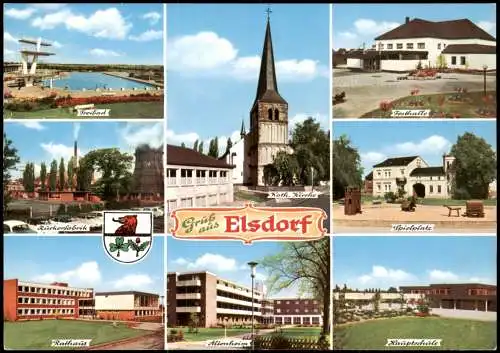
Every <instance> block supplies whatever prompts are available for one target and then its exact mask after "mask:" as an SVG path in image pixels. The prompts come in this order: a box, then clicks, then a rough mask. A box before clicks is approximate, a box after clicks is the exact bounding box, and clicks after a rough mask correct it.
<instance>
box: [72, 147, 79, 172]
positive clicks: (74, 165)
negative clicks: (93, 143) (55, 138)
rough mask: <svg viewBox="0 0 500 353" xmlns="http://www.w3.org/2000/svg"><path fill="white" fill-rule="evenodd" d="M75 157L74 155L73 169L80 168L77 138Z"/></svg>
mask: <svg viewBox="0 0 500 353" xmlns="http://www.w3.org/2000/svg"><path fill="white" fill-rule="evenodd" d="M73 157H74V160H73V169H76V168H78V147H77V145H76V140H75V147H74V150H73Z"/></svg>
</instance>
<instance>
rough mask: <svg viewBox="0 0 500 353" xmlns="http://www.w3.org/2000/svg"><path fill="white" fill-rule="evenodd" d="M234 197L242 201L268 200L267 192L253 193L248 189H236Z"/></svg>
mask: <svg viewBox="0 0 500 353" xmlns="http://www.w3.org/2000/svg"><path fill="white" fill-rule="evenodd" d="M234 199H235V200H240V201H253V202H265V201H267V195H266V194H261V195H257V194H252V193H250V192H247V191H236V192H235V193H234Z"/></svg>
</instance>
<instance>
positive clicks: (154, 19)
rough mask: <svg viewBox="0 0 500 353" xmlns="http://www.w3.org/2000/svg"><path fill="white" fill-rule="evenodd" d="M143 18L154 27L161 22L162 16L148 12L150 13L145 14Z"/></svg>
mask: <svg viewBox="0 0 500 353" xmlns="http://www.w3.org/2000/svg"><path fill="white" fill-rule="evenodd" d="M142 18H143V19H145V20H149V23H150V24H151V25H154V24H156V23H157V22H158V21H159V20H160V18H161V15H160V13H158V12H154V11H153V12H148V13H146V14H144V15H143V16H142Z"/></svg>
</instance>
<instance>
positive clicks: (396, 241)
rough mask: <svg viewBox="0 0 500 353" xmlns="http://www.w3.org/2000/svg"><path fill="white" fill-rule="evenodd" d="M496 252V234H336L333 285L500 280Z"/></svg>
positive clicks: (494, 282)
mask: <svg viewBox="0 0 500 353" xmlns="http://www.w3.org/2000/svg"><path fill="white" fill-rule="evenodd" d="M496 256H497V244H496V237H483V236H459V237H447V236H444V237H443V236H431V237H427V236H426V237H420V236H413V237H387V236H365V237H335V239H334V241H333V259H334V260H333V283H334V285H335V284H338V285H339V286H342V285H343V284H344V283H346V284H347V285H348V286H349V287H352V288H358V289H364V288H384V289H387V288H389V287H390V286H393V287H399V286H402V285H412V284H416V285H418V284H430V283H460V282H461V283H467V282H469V283H470V282H479V283H484V284H496V278H497V276H496V268H497V260H496Z"/></svg>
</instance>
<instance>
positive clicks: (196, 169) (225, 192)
mask: <svg viewBox="0 0 500 353" xmlns="http://www.w3.org/2000/svg"><path fill="white" fill-rule="evenodd" d="M232 169H233V166H231V165H228V164H227V163H226V162H225V161H223V160H218V159H215V158H211V157H208V156H206V155H203V154H201V153H199V152H197V151H194V150H192V149H190V148H184V147H178V146H171V145H167V175H166V179H167V195H166V199H165V202H166V206H167V212H168V213H169V214H170V212H172V211H174V210H175V209H177V208H187V207H209V206H217V205H223V204H229V203H232V202H233V201H234V194H233V181H232Z"/></svg>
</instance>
